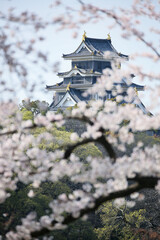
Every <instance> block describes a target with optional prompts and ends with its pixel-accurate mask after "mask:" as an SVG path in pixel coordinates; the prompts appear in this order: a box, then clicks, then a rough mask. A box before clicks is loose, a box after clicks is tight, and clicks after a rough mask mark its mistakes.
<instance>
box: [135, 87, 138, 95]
mask: <svg viewBox="0 0 160 240" xmlns="http://www.w3.org/2000/svg"><path fill="white" fill-rule="evenodd" d="M134 90H135V92H136V95H137V96H138V90H137V88H136V87H135V88H134Z"/></svg>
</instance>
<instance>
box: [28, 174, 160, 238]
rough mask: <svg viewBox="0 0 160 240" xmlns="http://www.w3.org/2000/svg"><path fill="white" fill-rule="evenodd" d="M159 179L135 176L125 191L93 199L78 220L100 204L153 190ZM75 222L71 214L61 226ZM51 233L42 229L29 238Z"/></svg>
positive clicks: (52, 224)
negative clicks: (149, 189)
mask: <svg viewBox="0 0 160 240" xmlns="http://www.w3.org/2000/svg"><path fill="white" fill-rule="evenodd" d="M159 179H160V178H158V177H153V176H149V177H147V176H136V177H135V178H132V179H128V180H129V181H134V182H135V183H133V184H131V185H130V186H129V187H128V188H126V189H123V190H119V191H116V192H112V193H110V194H108V195H107V196H101V197H99V198H97V199H93V203H94V206H93V207H87V208H84V209H81V210H80V212H79V218H80V217H83V216H84V215H86V214H89V213H90V212H92V211H95V210H97V209H98V207H99V206H100V205H101V204H103V203H105V202H107V201H111V200H114V199H117V198H123V197H127V196H129V195H130V194H132V193H134V192H138V191H140V190H142V189H144V188H154V187H155V186H156V185H157V182H158V180H159ZM76 220H77V219H76V218H75V217H73V216H72V214H69V215H68V216H67V217H66V218H64V221H63V222H62V224H64V225H68V224H70V223H72V222H74V221H76ZM56 224H57V221H55V220H53V221H52V223H51V227H54V226H55V225H56ZM51 231H52V230H49V229H48V228H42V229H41V230H40V231H35V232H32V233H31V236H32V237H39V236H43V235H46V234H48V233H50V232H51Z"/></svg>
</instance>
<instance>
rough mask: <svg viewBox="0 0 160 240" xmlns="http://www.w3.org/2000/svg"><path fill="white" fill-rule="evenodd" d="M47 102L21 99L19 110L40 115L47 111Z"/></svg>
mask: <svg viewBox="0 0 160 240" xmlns="http://www.w3.org/2000/svg"><path fill="white" fill-rule="evenodd" d="M48 107H49V105H48V103H47V102H45V101H42V102H41V101H39V100H36V101H30V100H29V101H25V100H23V101H22V103H21V104H20V110H21V111H22V110H26V111H30V112H32V114H33V116H34V115H36V114H38V113H41V114H42V115H46V113H47V111H48Z"/></svg>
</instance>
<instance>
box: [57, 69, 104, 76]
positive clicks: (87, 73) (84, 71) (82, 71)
mask: <svg viewBox="0 0 160 240" xmlns="http://www.w3.org/2000/svg"><path fill="white" fill-rule="evenodd" d="M76 74H80V75H81V76H91V75H95V76H101V75H102V73H100V72H97V71H93V69H82V68H77V67H74V68H72V69H71V70H70V71H67V72H62V73H58V76H59V77H70V76H72V75H76Z"/></svg>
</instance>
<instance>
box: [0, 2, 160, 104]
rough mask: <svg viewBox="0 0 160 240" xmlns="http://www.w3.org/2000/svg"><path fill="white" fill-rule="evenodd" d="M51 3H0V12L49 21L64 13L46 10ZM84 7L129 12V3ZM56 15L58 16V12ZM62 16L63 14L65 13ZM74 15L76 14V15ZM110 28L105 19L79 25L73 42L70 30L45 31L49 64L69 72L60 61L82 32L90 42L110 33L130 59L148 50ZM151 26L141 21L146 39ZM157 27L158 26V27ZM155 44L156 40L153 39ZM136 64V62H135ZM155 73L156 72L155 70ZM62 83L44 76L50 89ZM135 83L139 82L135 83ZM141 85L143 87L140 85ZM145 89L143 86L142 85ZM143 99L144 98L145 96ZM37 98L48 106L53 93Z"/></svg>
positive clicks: (53, 76) (143, 63)
mask: <svg viewBox="0 0 160 240" xmlns="http://www.w3.org/2000/svg"><path fill="white" fill-rule="evenodd" d="M53 2H54V1H53V0H52V1H51V0H0V9H1V11H4V12H5V11H7V9H8V8H10V7H11V6H12V7H15V8H16V11H18V12H21V11H25V10H29V11H33V12H36V13H38V14H39V15H41V16H42V17H44V18H45V19H46V20H47V19H49V18H54V17H55V16H57V15H58V13H61V12H64V10H63V9H62V7H60V8H59V10H57V9H56V10H54V9H53V8H49V6H50V5H51V4H52V3H53ZM63 2H64V3H65V4H68V5H70V6H72V7H74V8H75V9H78V7H79V3H78V1H77V0H67V1H63ZM84 2H85V3H92V4H95V5H96V4H97V5H98V6H99V7H101V8H107V9H110V8H113V7H114V8H118V7H121V8H124V9H126V8H128V7H129V5H131V3H132V0H124V1H120V0H114V1H113V0H98V1H96V0H92V1H89V0H85V1H84ZM153 2H155V3H156V4H157V8H159V4H158V1H157V0H153ZM58 11H59V12H58ZM64 14H65V12H64ZM75 14H76V13H75ZM109 24H110V22H109V20H108V19H107V18H106V19H104V20H103V21H101V22H99V23H97V24H82V26H81V28H80V29H79V30H78V33H79V36H78V37H77V38H75V39H74V38H72V33H73V30H63V31H56V26H54V27H53V28H48V30H47V31H46V33H45V34H46V41H45V43H44V45H43V48H44V49H45V50H46V51H48V52H49V54H50V60H51V61H52V62H54V61H59V62H60V63H61V65H60V72H63V71H68V70H70V61H65V60H64V59H63V58H62V54H67V53H71V52H73V51H74V50H75V49H76V48H77V47H78V46H79V44H80V43H81V39H82V34H83V31H84V30H85V31H86V33H87V36H88V37H93V38H107V34H108V33H109V32H110V35H111V38H112V44H113V46H114V47H115V48H116V49H117V51H118V52H121V53H123V54H128V55H131V54H133V53H134V52H139V51H144V52H145V51H146V50H147V48H145V47H144V46H143V45H142V44H141V43H138V42H137V41H136V40H135V38H131V39H130V40H129V41H128V40H126V39H124V38H122V37H121V32H120V30H119V29H118V28H114V29H112V30H110V29H108V25H109ZM149 24H154V23H150V21H147V22H146V21H145V22H143V19H142V26H141V27H142V28H143V29H142V30H144V31H146V34H148V37H151V40H152V36H151V35H150V34H149V32H147V27H148V25H149ZM157 27H158V26H157ZM154 40H155V41H156V39H154ZM137 61H139V64H141V66H142V67H143V68H144V69H147V71H153V68H156V67H155V66H154V67H153V65H151V64H150V63H149V62H147V61H142V60H141V61H140V60H137ZM137 63H138V62H137ZM155 71H157V69H155ZM58 81H61V79H59V78H58V77H57V76H56V74H49V75H46V79H45V83H46V85H53V84H55V83H56V82H58ZM136 81H138V79H136V78H135V82H136ZM136 83H138V82H136ZM141 84H142V83H141ZM144 85H145V84H144ZM41 88H42V89H45V85H44V86H41ZM145 95H146V94H145ZM18 97H19V98H20V99H23V96H22V95H19V96H18ZM36 97H37V98H38V99H39V100H46V101H48V102H49V103H51V101H52V93H48V92H43V93H40V92H37V94H35V98H36ZM144 101H145V103H147V97H145V98H144Z"/></svg>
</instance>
